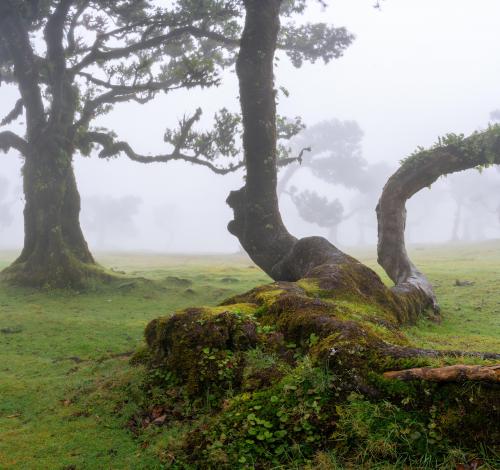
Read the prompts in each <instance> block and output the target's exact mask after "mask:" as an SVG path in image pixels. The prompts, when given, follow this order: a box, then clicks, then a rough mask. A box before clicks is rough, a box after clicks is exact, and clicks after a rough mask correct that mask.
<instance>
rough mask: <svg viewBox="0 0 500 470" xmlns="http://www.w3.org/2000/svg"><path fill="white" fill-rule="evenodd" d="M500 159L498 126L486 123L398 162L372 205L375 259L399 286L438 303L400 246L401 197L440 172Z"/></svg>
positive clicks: (403, 200)
mask: <svg viewBox="0 0 500 470" xmlns="http://www.w3.org/2000/svg"><path fill="white" fill-rule="evenodd" d="M492 164H500V126H499V125H495V126H490V128H489V129H487V130H486V131H484V132H476V133H474V134H472V135H471V136H470V137H467V138H465V137H464V136H463V135H455V134H449V135H447V136H445V137H444V138H440V139H439V142H438V143H437V144H436V145H435V146H434V147H432V148H431V149H429V150H425V149H419V151H418V152H417V153H415V154H414V155H412V156H410V157H409V158H407V159H406V160H405V161H403V162H402V165H401V167H400V168H399V170H398V171H397V172H396V173H395V174H394V175H393V176H391V177H390V178H389V180H388V181H387V184H386V185H385V187H384V190H383V192H382V196H381V197H380V201H379V203H378V206H377V217H378V234H379V237H378V240H379V241H378V262H379V264H380V265H381V266H382V267H383V268H384V269H385V271H386V272H387V274H388V275H389V277H390V278H391V279H392V280H393V281H394V283H395V284H396V287H395V289H397V290H398V291H399V292H401V293H404V292H409V291H411V290H414V289H417V290H420V291H421V292H423V293H425V295H426V296H427V297H428V298H429V299H430V300H431V301H432V302H433V303H434V308H435V309H437V308H438V306H437V303H436V299H435V295H434V289H433V287H432V284H431V283H430V282H429V280H428V279H427V278H426V277H425V276H424V275H423V274H422V273H421V272H420V271H419V270H418V269H417V268H416V266H415V265H414V264H413V263H412V261H411V260H410V258H409V256H408V253H407V251H406V246H405V236H404V233H405V226H406V201H407V200H408V199H410V198H411V197H412V196H413V195H414V194H416V193H417V192H419V191H420V190H421V189H423V188H426V187H430V186H431V185H432V184H433V183H434V182H435V181H436V180H437V179H438V178H440V177H441V176H444V175H447V174H451V173H456V172H459V171H464V170H467V169H471V168H476V167H479V166H488V165H492Z"/></svg>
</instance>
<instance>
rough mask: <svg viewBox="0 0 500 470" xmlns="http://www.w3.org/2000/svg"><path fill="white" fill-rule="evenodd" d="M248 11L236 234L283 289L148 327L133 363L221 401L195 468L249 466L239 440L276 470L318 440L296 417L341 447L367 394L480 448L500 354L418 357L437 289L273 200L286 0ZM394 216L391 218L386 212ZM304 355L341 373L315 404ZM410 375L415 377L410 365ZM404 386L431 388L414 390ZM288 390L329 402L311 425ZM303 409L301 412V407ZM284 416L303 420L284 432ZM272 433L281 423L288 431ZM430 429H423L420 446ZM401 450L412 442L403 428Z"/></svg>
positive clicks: (198, 445) (491, 436)
mask: <svg viewBox="0 0 500 470" xmlns="http://www.w3.org/2000/svg"><path fill="white" fill-rule="evenodd" d="M245 6H246V9H247V17H246V24H245V30H244V34H243V38H242V42H241V51H240V57H239V60H238V76H239V78H240V86H241V90H240V93H241V105H242V110H243V122H244V127H245V133H244V148H245V163H246V166H247V169H248V176H247V180H246V185H245V187H244V188H242V189H241V190H239V191H236V192H233V193H232V194H231V195H230V197H229V200H228V202H229V205H230V206H231V207H232V208H233V210H234V216H235V218H234V221H233V222H231V224H230V226H229V229H230V231H231V232H232V233H233V234H235V235H236V236H237V237H238V238H239V240H240V243H241V245H242V246H243V247H244V249H245V250H246V251H247V252H248V253H249V255H250V256H251V257H252V259H253V260H254V261H255V262H256V263H257V264H258V265H259V266H260V267H261V268H262V269H264V270H265V271H266V272H267V273H268V274H269V275H270V276H271V277H273V278H274V279H275V280H277V281H278V282H275V283H273V284H270V285H266V286H261V287H257V288H255V289H253V290H252V291H250V292H247V293H245V294H242V295H238V296H236V297H234V298H231V299H228V300H227V301H225V302H223V303H222V304H221V305H220V306H218V307H213V308H190V309H187V310H184V311H180V312H176V313H175V314H174V315H171V316H165V317H162V318H158V319H155V320H153V321H151V322H150V323H149V325H148V326H147V328H146V332H145V339H146V343H147V347H146V349H145V350H144V351H142V352H141V354H138V355H137V356H136V361H141V362H143V363H145V365H146V366H147V367H148V368H149V370H150V371H151V376H153V377H158V376H160V377H161V376H165V375H168V374H172V375H173V377H174V381H173V383H174V384H175V385H174V386H173V388H174V392H172V388H170V389H169V393H170V395H169V394H166V396H167V397H168V398H167V399H168V401H169V402H170V401H171V399H170V397H171V396H177V397H179V396H188V397H189V398H190V400H193V401H196V399H199V398H200V397H211V398H212V403H215V408H214V409H213V410H211V415H210V418H209V421H206V420H203V424H201V425H200V424H199V423H198V424H195V426H193V428H192V429H193V430H192V431H191V432H190V433H189V434H188V435H187V438H186V439H185V440H184V443H183V448H184V450H185V451H186V454H187V455H188V457H187V461H188V462H189V463H190V464H192V465H194V466H197V465H200V464H202V465H204V466H206V467H209V468H236V467H239V466H240V465H241V463H242V460H241V458H242V446H243V445H244V444H242V443H245V445H247V444H248V443H249V442H250V443H251V450H249V451H248V454H247V456H246V457H248V460H245V461H246V462H252V464H255V466H256V467H258V468H270V465H271V462H272V466H273V468H274V467H276V466H277V464H281V463H285V458H286V456H285V454H283V455H281V454H278V453H277V452H276V453H275V454H273V449H274V447H273V443H275V442H276V439H277V436H281V437H280V439H281V438H283V441H282V442H283V447H284V448H286V449H290V448H292V447H293V446H296V445H297V444H299V445H300V444H304V443H305V442H307V439H308V438H309V439H311V436H307V435H305V434H300V432H301V431H300V430H301V429H302V428H301V426H297V423H304V422H306V427H307V426H311V427H314V426H316V427H317V429H318V435H319V434H323V436H321V437H318V440H317V441H314V439H313V440H312V441H311V440H309V442H313V441H314V442H315V443H314V444H312V449H325V448H328V447H327V446H328V445H332V444H333V445H336V446H338V444H339V442H338V441H336V442H334V443H333V442H328V439H327V436H335V433H336V432H337V431H338V426H341V424H340V421H339V419H338V417H339V415H342V410H345V409H349V407H350V401H351V400H353V399H354V400H357V398H356V397H359V396H362V397H363V400H365V403H366V402H368V401H369V402H370V403H375V404H384V406H387V404H388V403H390V407H391V409H392V410H397V413H398V415H399V416H404V417H405V418H403V422H404V427H405V429H407V428H406V426H407V423H408V422H410V421H411V422H414V421H415V420H416V422H418V423H419V424H418V426H419V429H421V430H422V433H423V434H424V435H425V438H424V440H425V439H427V436H429V440H428V441H426V442H430V438H431V437H432V433H434V431H429V430H432V429H434V427H435V426H436V424H435V423H434V421H436V422H438V423H440V424H439V427H440V429H439V432H440V433H441V435H442V436H443V438H446V439H449V441H450V442H451V443H453V444H454V445H455V444H456V445H463V446H464V448H474V449H476V448H477V447H478V446H488V445H493V444H494V443H495V442H497V441H498V432H493V433H484V432H483V430H484V427H485V425H486V426H493V424H492V423H495V422H497V421H498V419H497V418H498V410H499V409H500V408H499V407H498V402H499V397H500V394H499V389H498V367H497V366H495V367H490V364H489V363H487V364H484V363H482V362H481V361H483V360H485V359H488V360H491V359H493V360H494V359H498V358H499V357H500V356H499V355H498V354H495V353H463V352H460V351H432V350H425V349H420V348H418V347H416V346H415V345H414V344H412V342H411V340H410V339H409V338H408V337H407V336H406V335H405V333H404V331H403V330H402V329H401V328H400V326H401V324H403V323H408V322H412V321H415V320H416V319H417V317H418V316H419V315H420V314H421V312H422V310H423V309H424V308H426V307H428V306H431V305H433V304H434V294H433V291H432V287H431V286H430V284H425V282H428V281H426V280H425V278H423V276H421V275H420V276H419V277H415V271H416V270H415V271H414V270H411V269H410V270H407V271H404V270H403V271H402V272H399V271H397V270H396V272H394V270H393V269H391V268H392V265H389V266H388V270H389V271H390V273H391V274H392V275H393V279H394V280H395V282H396V287H395V288H393V289H389V288H387V287H386V286H385V285H384V283H383V282H382V280H381V279H380V277H379V276H378V275H377V274H376V273H375V272H374V271H372V270H371V269H369V268H368V267H366V266H364V265H363V264H362V263H360V262H359V261H357V260H355V259H354V258H352V257H350V256H348V255H346V254H345V253H343V252H341V251H340V250H338V249H337V248H336V247H334V246H333V245H332V244H331V243H329V242H328V241H327V240H326V239H324V238H321V237H309V238H304V239H301V240H297V239H296V238H294V237H293V236H292V235H290V234H289V232H288V231H287V230H286V227H285V226H284V224H283V222H282V219H281V216H280V213H279V209H278V204H277V197H276V153H275V149H276V133H275V122H274V120H275V104H274V93H273V83H272V82H273V75H272V63H273V60H272V58H273V53H274V46H275V42H276V34H277V29H278V27H279V22H278V18H279V6H280V1H279V0H245ZM384 214H385V215H387V216H388V217H389V222H390V213H388V212H387V213H384ZM386 221H387V219H384V220H383V222H386ZM384 227H387V225H384ZM384 233H385V232H384ZM384 247H385V245H384ZM408 262H409V263H411V262H410V261H409V259H408ZM256 352H257V353H259V354H268V355H271V356H272V357H273V361H272V365H271V366H266V365H265V364H261V365H260V366H257V365H256V364H255V361H253V360H252V359H251V357H252V354H255V353H256ZM462 356H472V357H473V358H475V359H474V360H476V361H477V363H478V364H480V365H481V366H487V367H478V368H475V369H474V368H471V367H469V366H462V365H460V364H456V365H455V366H454V368H453V369H451V370H450V369H448V368H446V366H447V365H449V364H450V363H452V364H453V363H458V362H459V361H460V360H461V357H462ZM301 361H305V363H306V364H310V365H312V367H313V368H315V370H316V371H321V374H324V372H325V371H327V372H328V374H331V380H332V384H331V385H330V386H326V389H327V390H326V391H325V392H324V393H325V395H324V396H323V398H321V397H317V396H316V394H318V395H319V393H318V388H316V386H315V387H314V388H312V389H310V390H305V389H304V388H303V387H302V385H303V384H304V383H306V382H307V380H308V379H307V378H305V377H302V376H300V374H301V372H300V370H301V367H303V365H304V362H301ZM261 362H262V361H261ZM436 366H438V367H437V368H436ZM423 367H425V368H426V369H422V368H423ZM410 368H411V369H417V371H415V370H407V369H410ZM158 371H160V373H158ZM286 371H289V372H286ZM387 371H390V372H387ZM165 372H168V374H165ZM384 373H386V375H385V376H384ZM297 375H298V376H299V379H298V381H297V384H295V383H294V382H293V381H294V377H296V376H297ZM419 375H420V376H421V377H419ZM322 377H323V378H322V379H321V381H322V383H324V382H325V379H324V375H322ZM394 378H403V379H409V378H411V379H417V378H422V379H423V380H421V381H417V382H416V383H415V384H413V383H412V384H405V383H403V382H399V381H397V380H392V379H394ZM438 378H439V380H438V381H437V382H436V383H430V381H435V380H437V379H438ZM444 378H445V379H446V380H443V379H444ZM460 378H462V379H464V380H466V381H467V382H471V384H469V386H468V387H463V386H462V384H457V383H454V382H453V381H452V380H458V379H460ZM427 379H429V380H427ZM475 382H480V383H475ZM485 382H486V383H485ZM228 391H230V393H228ZM288 393H289V396H290V397H292V398H293V400H295V402H294V403H296V400H297V397H302V396H308V393H311V394H312V395H313V396H314V397H315V398H314V400H315V404H316V405H317V404H318V402H319V401H322V403H323V404H324V405H325V408H322V409H321V413H319V414H318V415H314V412H312V414H311V412H310V411H309V409H307V413H306V414H307V417H304V416H302V415H300V413H299V412H298V411H297V409H296V410H292V409H290V408H293V404H292V405H291V407H290V403H288V402H286V400H284V401H282V402H281V401H280V399H281V398H282V397H286V396H287V394H288ZM275 403H276V404H277V403H281V405H275ZM169 406H170V407H171V408H172V405H169V404H167V405H166V408H167V409H168V407H169ZM376 406H378V405H376ZM298 408H299V409H300V410H302V409H303V406H302V403H301V404H300V405H299V406H298ZM277 409H278V411H279V413H281V412H282V410H286V411H284V412H285V413H286V414H287V416H286V417H285V420H284V421H282V420H281V418H279V419H277V417H280V416H281V415H280V414H278V413H277ZM492 410H493V412H492ZM173 411H174V412H175V409H174V410H173ZM495 413H496V415H495ZM311 416H312V417H311ZM430 417H431V418H430ZM289 418H290V419H289ZM322 419H323V421H322ZM391 419H392V418H391ZM430 419H431V422H430V421H429V420H430ZM396 421H397V419H396ZM249 422H250V423H252V422H256V423H258V424H259V425H260V424H264V429H265V430H263V431H262V433H261V434H259V432H257V433H253V434H252V433H251V432H250V431H249V427H250V426H251V425H252V424H250V425H249V424H248V423H249ZM287 422H290V423H293V425H292V426H290V427H289V428H288V427H287V424H286V423H287ZM464 422H466V425H465V426H464V424H463V423H464ZM485 423H486V424H485ZM349 427H352V426H349ZM270 429H272V430H277V429H279V431H277V433H278V434H276V433H274V434H273V433H272V432H271V431H270ZM253 431H255V430H252V432H253ZM408 432H409V431H408ZM428 432H429V434H427V433H428ZM294 433H297V434H294ZM391 433H392V431H391ZM422 433H420V432H419V433H418V434H415V435H417V437H416V438H415V439H419V436H421V435H422ZM255 436H257V437H256V438H255ZM266 436H267V438H266ZM323 437H324V439H323V440H322V438H323ZM266 439H269V442H268V441H266ZM404 442H408V437H407V433H406V434H405V435H404ZM422 449H426V447H425V446H424V447H422V448H418V449H417V447H415V451H416V452H422ZM425 452H426V450H424V454H425ZM397 454H398V452H395V458H397V457H398V456H397ZM246 457H245V458H246ZM288 463H289V462H288Z"/></svg>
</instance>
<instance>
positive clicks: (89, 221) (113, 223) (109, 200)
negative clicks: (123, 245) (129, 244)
mask: <svg viewBox="0 0 500 470" xmlns="http://www.w3.org/2000/svg"><path fill="white" fill-rule="evenodd" d="M86 202H87V204H86V206H87V208H88V209H87V211H86V218H85V219H86V220H85V226H86V227H87V229H88V230H89V231H90V232H94V233H95V234H97V245H99V246H100V247H101V248H102V247H106V246H108V247H113V246H114V247H116V246H117V241H118V242H119V241H121V240H124V239H126V238H130V237H132V236H134V235H136V234H137V227H136V224H135V221H134V217H135V216H136V215H137V214H138V213H139V210H140V206H141V204H142V199H141V198H140V197H137V196H132V195H129V196H122V197H118V198H115V197H110V196H106V197H103V196H93V197H90V198H88V199H87V200H86Z"/></svg>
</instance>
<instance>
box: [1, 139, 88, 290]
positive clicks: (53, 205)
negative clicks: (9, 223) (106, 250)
mask: <svg viewBox="0 0 500 470" xmlns="http://www.w3.org/2000/svg"><path fill="white" fill-rule="evenodd" d="M44 140H45V141H46V142H50V144H47V145H43V144H42V145H39V146H38V148H37V149H36V150H35V149H33V151H32V152H31V153H30V154H29V155H28V156H27V157H26V160H25V164H24V168H23V179H24V181H23V185H24V195H25V198H26V205H25V209H24V228H25V239H24V248H23V251H22V253H21V256H20V257H19V258H18V259H17V260H16V261H15V262H14V263H13V265H12V266H10V267H9V268H8V269H7V270H6V271H5V276H6V277H7V279H9V280H11V281H13V282H16V283H19V284H24V285H32V286H37V287H40V286H51V287H79V286H81V285H82V284H85V281H86V280H87V278H88V277H89V276H90V275H91V274H93V273H94V272H95V263H94V259H93V257H92V255H91V253H90V251H89V249H88V246H87V242H86V241H85V238H84V236H83V233H82V230H81V228H80V221H79V215H80V195H79V194H78V189H77V186H76V180H75V174H74V171H73V166H72V158H71V155H72V151H71V149H64V148H63V147H62V146H59V145H56V144H55V142H57V141H59V139H55V138H52V139H50V138H47V139H44ZM33 147H34V146H33Z"/></svg>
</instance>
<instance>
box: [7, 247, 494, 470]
mask: <svg viewBox="0 0 500 470" xmlns="http://www.w3.org/2000/svg"><path fill="white" fill-rule="evenodd" d="M355 254H356V255H357V256H358V257H359V258H360V259H361V260H362V261H364V262H366V263H367V264H369V265H370V266H372V267H376V263H375V260H374V255H373V252H372V251H371V250H366V251H361V252H359V251H358V253H355ZM14 256H15V253H0V268H1V267H4V266H6V265H7V264H8V263H9V262H10V261H11V260H12V259H13V258H14ZM411 256H412V259H414V261H415V262H416V263H417V264H418V266H419V267H420V268H422V270H423V271H424V272H425V273H427V274H428V276H429V277H430V279H431V281H432V282H433V283H434V284H435V285H436V291H437V295H438V298H439V300H440V303H441V307H442V313H443V320H442V322H441V323H439V324H436V323H434V322H431V321H425V320H422V321H421V322H420V324H418V325H416V326H413V327H409V328H407V329H406V331H407V333H408V334H409V335H410V336H411V338H412V339H413V340H414V341H415V342H416V343H417V344H418V345H419V346H421V347H426V348H438V349H463V350H470V351H493V352H500V288H499V286H500V242H489V243H486V244H481V245H463V246H450V247H443V246H434V247H428V246H427V247H415V248H414V249H413V250H412V254H411ZM98 258H99V262H100V263H102V264H103V265H104V266H106V267H110V268H112V269H114V270H115V271H119V272H124V273H127V274H130V275H133V276H135V277H144V278H146V279H151V280H155V281H156V282H155V283H151V282H148V281H147V280H139V281H130V280H128V279H127V278H125V277H124V280H123V282H119V283H118V284H117V285H115V286H113V287H101V286H96V288H95V289H94V290H93V291H91V292H85V293H80V294H78V295H75V294H74V293H69V292H64V291H58V292H37V291H33V290H27V289H12V288H7V287H6V286H4V285H0V358H1V361H0V397H1V400H0V468H1V469H4V468H6V469H11V468H16V469H17V468H19V469H23V470H24V469H48V468H50V469H64V468H66V469H68V470H69V469H72V468H74V469H78V470H81V469H96V468H116V469H134V470H135V469H155V468H162V467H161V465H160V464H159V463H158V458H157V457H158V455H159V454H160V455H161V452H162V449H163V448H165V445H164V444H165V443H166V442H167V441H169V440H170V441H172V440H175V439H176V434H178V433H179V432H180V430H179V429H176V428H169V429H167V430H166V429H165V428H157V427H152V428H150V429H149V430H148V431H147V432H145V433H142V434H141V436H140V437H139V438H135V437H134V436H133V434H132V432H130V430H129V428H128V427H127V421H128V419H129V417H130V416H131V414H133V412H134V411H135V410H134V409H133V407H134V406H135V405H134V404H133V400H130V402H129V404H128V405H127V404H124V403H125V402H126V401H127V400H126V397H125V396H124V395H125V394H127V393H133V386H132V387H128V388H127V387H124V386H123V385H124V384H127V383H130V384H134V383H136V382H137V377H138V374H140V373H141V371H140V369H137V368H134V367H131V366H130V365H129V354H130V352H131V351H134V350H135V349H137V347H138V346H140V345H141V343H142V341H143V339H142V338H143V330H144V327H145V325H146V324H147V323H148V321H149V320H151V319H153V318H155V317H158V316H160V315H166V314H168V313H170V312H173V311H174V310H176V309H179V308H183V307H188V306H200V305H207V306H210V305H215V304H217V303H219V302H220V301H222V300H224V299H225V298H227V297H230V296H232V295H234V294H236V293H242V292H245V291H247V290H249V289H251V288H253V287H255V286H257V285H260V284H263V283H266V282H268V281H269V279H268V278H267V277H266V276H265V275H264V274H263V273H262V272H261V271H260V270H259V269H257V268H255V266H253V265H252V263H251V262H250V261H249V260H248V259H247V258H245V257H242V256H223V257H221V256H190V257H184V256H155V255H144V254H142V255H139V254H135V255H134V254H123V255H118V254H114V255H106V254H101V255H100V256H98ZM377 271H378V272H380V269H377ZM457 280H458V281H460V284H466V285H462V286H456V285H455V284H456V281H457ZM465 281H468V282H470V283H473V284H471V285H469V284H468V282H465ZM115 384H119V385H120V386H117V387H115ZM89 397H91V398H89ZM117 403H120V406H119V407H118V406H117ZM161 457H162V458H163V460H165V455H161ZM167 457H168V456H167ZM167 460H168V458H167Z"/></svg>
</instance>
